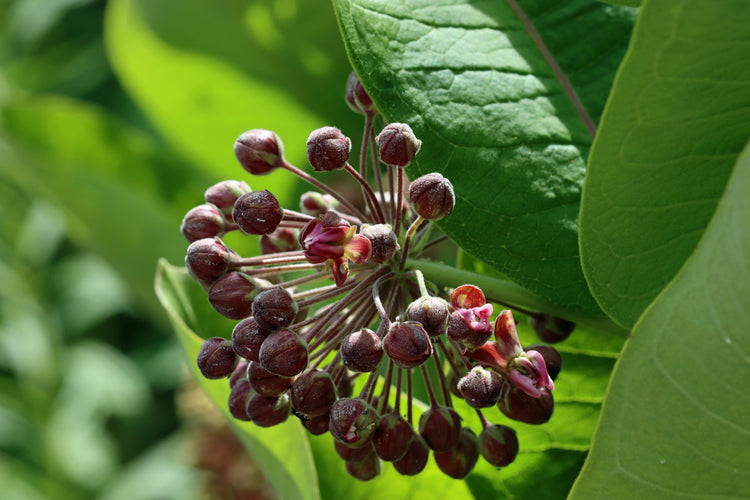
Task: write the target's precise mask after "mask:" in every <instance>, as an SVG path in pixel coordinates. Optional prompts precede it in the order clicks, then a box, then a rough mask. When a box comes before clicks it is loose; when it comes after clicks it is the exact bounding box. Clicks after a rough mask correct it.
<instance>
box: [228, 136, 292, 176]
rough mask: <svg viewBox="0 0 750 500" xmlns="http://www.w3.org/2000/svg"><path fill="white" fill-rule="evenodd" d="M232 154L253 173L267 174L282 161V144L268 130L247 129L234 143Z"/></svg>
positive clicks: (243, 166)
mask: <svg viewBox="0 0 750 500" xmlns="http://www.w3.org/2000/svg"><path fill="white" fill-rule="evenodd" d="M234 155H235V156H236V157H237V160H239V162H240V165H242V168H244V169H245V170H247V171H248V172H250V173H251V174H253V175H263V174H267V173H269V172H271V171H273V170H275V169H276V168H277V167H279V166H281V164H282V163H283V162H284V144H283V143H282V142H281V139H280V138H279V136H278V135H276V133H275V132H271V131H270V130H261V129H253V130H248V131H247V132H245V133H243V134H242V135H241V136H239V137H238V138H237V140H236V141H235V143H234Z"/></svg>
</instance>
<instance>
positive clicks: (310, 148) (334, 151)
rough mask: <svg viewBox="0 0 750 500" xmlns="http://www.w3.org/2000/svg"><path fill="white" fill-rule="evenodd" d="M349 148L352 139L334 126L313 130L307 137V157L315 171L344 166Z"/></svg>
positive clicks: (347, 158) (350, 147)
mask: <svg viewBox="0 0 750 500" xmlns="http://www.w3.org/2000/svg"><path fill="white" fill-rule="evenodd" d="M351 149H352V141H350V140H349V138H348V137H346V136H345V135H344V134H342V133H341V130H339V129H337V128H335V127H323V128H319V129H317V130H313V131H312V132H311V133H310V137H308V138H307V159H308V160H309V161H310V165H312V167H313V169H314V170H315V171H316V172H328V171H330V170H340V169H342V168H344V167H345V166H346V162H347V161H349V151H351Z"/></svg>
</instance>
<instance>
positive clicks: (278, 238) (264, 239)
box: [260, 227, 300, 255]
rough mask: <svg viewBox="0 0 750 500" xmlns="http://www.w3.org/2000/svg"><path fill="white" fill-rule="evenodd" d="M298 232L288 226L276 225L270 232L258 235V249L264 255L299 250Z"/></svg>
mask: <svg viewBox="0 0 750 500" xmlns="http://www.w3.org/2000/svg"><path fill="white" fill-rule="evenodd" d="M298 236H299V232H298V231H296V230H294V229H290V228H288V227H277V228H276V230H275V231H274V232H272V233H271V234H263V235H261V237H260V251H261V253H262V254H264V255H268V254H272V253H280V252H290V251H292V250H299V249H300V246H299V241H297V238H298Z"/></svg>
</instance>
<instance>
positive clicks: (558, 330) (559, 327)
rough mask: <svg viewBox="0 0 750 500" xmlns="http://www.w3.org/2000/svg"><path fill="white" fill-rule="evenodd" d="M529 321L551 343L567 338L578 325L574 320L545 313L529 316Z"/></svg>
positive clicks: (538, 333) (544, 339) (543, 338)
mask: <svg viewBox="0 0 750 500" xmlns="http://www.w3.org/2000/svg"><path fill="white" fill-rule="evenodd" d="M529 322H530V323H531V327H532V328H533V329H534V331H535V332H536V334H537V336H538V337H539V338H540V339H541V340H542V341H544V342H547V343H549V344H555V343H557V342H562V341H563V340H565V339H567V338H568V337H570V334H571V333H573V330H574V329H575V327H576V324H575V323H573V322H572V321H568V320H567V319H562V318H557V317H555V316H550V315H549V314H544V313H537V314H536V315H534V316H529Z"/></svg>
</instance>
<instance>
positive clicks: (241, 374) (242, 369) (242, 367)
mask: <svg viewBox="0 0 750 500" xmlns="http://www.w3.org/2000/svg"><path fill="white" fill-rule="evenodd" d="M232 347H234V344H232ZM235 352H236V351H235ZM240 380H247V361H245V360H244V359H241V360H239V361H238V362H237V366H235V367H234V371H233V372H232V375H231V376H230V377H229V387H234V386H235V385H236V384H237V382H239V381H240Z"/></svg>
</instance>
